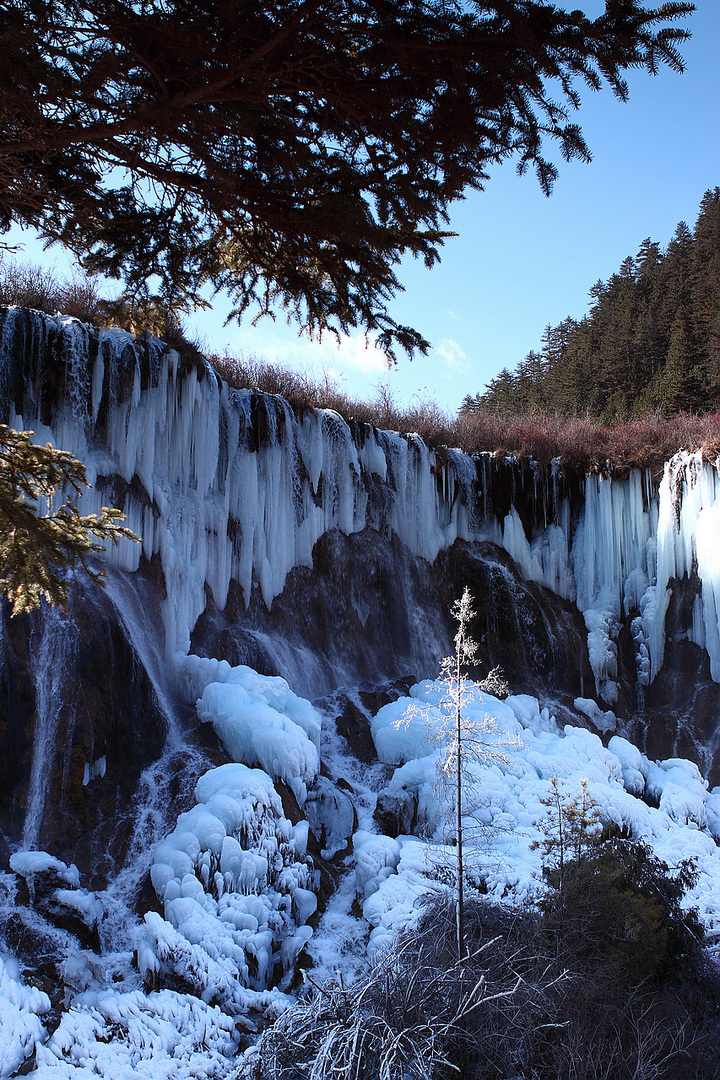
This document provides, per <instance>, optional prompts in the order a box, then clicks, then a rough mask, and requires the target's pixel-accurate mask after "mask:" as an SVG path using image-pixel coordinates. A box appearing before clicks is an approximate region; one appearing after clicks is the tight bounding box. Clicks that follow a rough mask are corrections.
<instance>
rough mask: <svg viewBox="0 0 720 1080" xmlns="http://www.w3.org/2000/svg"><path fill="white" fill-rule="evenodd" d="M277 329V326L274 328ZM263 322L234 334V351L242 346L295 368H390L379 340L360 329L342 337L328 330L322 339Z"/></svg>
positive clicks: (380, 370)
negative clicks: (279, 330)
mask: <svg viewBox="0 0 720 1080" xmlns="http://www.w3.org/2000/svg"><path fill="white" fill-rule="evenodd" d="M273 329H274V328H273ZM273 329H270V332H269V333H268V328H267V327H266V326H265V325H263V324H260V325H259V326H257V327H241V328H240V330H239V331H235V333H234V334H233V339H234V340H233V342H232V344H230V345H229V346H228V349H229V351H230V352H232V351H233V348H234V349H235V351H237V350H238V349H240V350H242V351H243V352H246V353H254V354H255V355H257V356H260V357H262V358H263V359H266V360H268V361H270V362H271V363H280V364H284V365H286V366H288V367H292V368H308V367H312V368H314V369H317V370H321V371H327V370H330V371H332V372H336V373H337V372H347V371H348V370H349V369H353V370H356V371H359V372H363V373H364V374H367V375H372V374H375V373H381V374H384V373H385V372H387V370H388V363H387V360H386V358H385V354H384V353H383V352H382V351H381V350H380V349H379V348H378V346H377V343H376V339H375V338H373V337H372V336H369V337H368V340H367V342H366V340H365V334H364V333H362V332H361V331H358V332H357V333H356V334H352V335H351V334H343V335H341V336H340V339H339V340H338V339H337V338H336V337H335V335H334V334H329V333H325V334H323V336H322V340H321V341H317V340H315V339H310V338H308V337H307V335H305V334H302V335H296V334H294V333H291V332H288V331H289V328H288V330H285V327H283V328H282V330H285V332H284V333H283V332H282V330H281V332H280V333H278V332H277V330H275V332H273Z"/></svg>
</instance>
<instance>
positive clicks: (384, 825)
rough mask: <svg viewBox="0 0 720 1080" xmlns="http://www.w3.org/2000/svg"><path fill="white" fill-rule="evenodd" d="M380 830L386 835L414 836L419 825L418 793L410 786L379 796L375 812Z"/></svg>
mask: <svg viewBox="0 0 720 1080" xmlns="http://www.w3.org/2000/svg"><path fill="white" fill-rule="evenodd" d="M373 817H374V818H375V821H377V823H378V826H379V829H380V832H381V833H384V834H385V836H392V837H395V836H412V835H413V834H414V833H415V832H416V831H417V827H418V793H417V791H413V790H412V789H410V788H405V787H403V788H400V789H398V790H393V791H388V789H387V788H385V789H383V790H382V791H381V792H380V793H379V795H378V798H377V804H376V806H375V813H374V814H373Z"/></svg>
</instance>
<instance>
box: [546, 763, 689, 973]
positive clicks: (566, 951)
mask: <svg viewBox="0 0 720 1080" xmlns="http://www.w3.org/2000/svg"><path fill="white" fill-rule="evenodd" d="M542 801H543V802H544V804H545V806H546V807H547V813H546V815H545V817H544V818H543V820H542V821H541V822H540V827H541V828H542V830H543V832H544V834H545V839H544V840H542V841H538V842H537V843H536V845H535V846H536V847H542V850H543V855H544V866H543V873H544V875H545V879H546V881H547V884H548V892H547V894H546V896H545V897H544V898H543V900H542V901H541V904H540V907H541V911H542V914H543V917H544V922H545V925H546V927H547V928H548V929H550V930H551V931H553V932H554V933H555V935H556V941H557V948H558V950H559V953H560V954H561V956H562V959H563V962H564V963H565V964H567V966H568V967H571V968H573V969H575V970H586V971H588V972H591V971H593V972H595V973H596V974H597V973H598V972H599V971H600V970H602V969H604V970H606V971H612V972H614V973H615V974H616V976H617V977H619V978H622V979H624V980H628V982H629V983H630V984H632V985H636V986H637V985H640V984H641V983H644V982H646V981H647V980H652V979H656V978H658V977H660V976H663V975H665V974H666V973H667V972H668V971H670V970H673V971H674V972H675V973H678V972H679V971H680V970H682V969H683V968H685V969H692V968H695V969H697V968H698V967H699V956H700V943H701V942H702V938H703V930H702V926H701V924H700V922H699V920H698V918H697V914H696V912H695V911H694V910H692V909H688V908H687V907H686V906H685V905H684V904H683V903H682V901H683V898H684V897H685V895H686V893H687V892H688V891H689V890H690V889H691V888H692V887H693V885H694V884H695V882H696V880H697V869H696V867H695V863H694V861H693V860H692V859H684V860H683V861H681V862H680V863H679V865H677V866H673V867H671V866H668V864H667V863H665V862H663V861H662V859H659V858H657V856H656V855H654V854H653V852H652V851H651V850H650V848H649V847H648V846H647V845H646V844H645V843H643V841H642V840H639V839H634V838H632V837H628V836H625V835H623V834H622V833H621V832H620V831H619V830H618V829H617V827H616V826H613V825H610V826H606V827H605V828H603V827H602V823H601V820H600V813H599V810H598V807H597V804H596V803H595V801H594V799H593V798H592V796H591V795H590V793H589V791H588V786H587V781H585V780H583V781H581V786H580V792H579V793H577V792H567V791H563V790H562V789H561V787H560V784H559V783H558V781H557V779H555V778H553V780H552V781H551V783H550V790H549V792H548V794H547V796H546V797H545V799H543V800H542Z"/></svg>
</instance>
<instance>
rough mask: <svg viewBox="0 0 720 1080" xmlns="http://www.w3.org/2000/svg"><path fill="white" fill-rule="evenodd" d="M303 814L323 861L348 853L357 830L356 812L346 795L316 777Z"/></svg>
mask: <svg viewBox="0 0 720 1080" xmlns="http://www.w3.org/2000/svg"><path fill="white" fill-rule="evenodd" d="M303 811H304V814H305V817H306V819H307V822H308V824H309V825H310V828H311V830H312V832H313V834H314V836H315V839H316V840H317V842H318V844H319V846H320V849H321V853H322V855H323V857H324V858H327V859H333V858H342V857H343V856H344V855H346V854H348V852H349V851H350V848H351V841H352V835H353V833H354V832H355V830H356V829H357V813H356V811H355V807H354V805H353V802H352V800H351V799H350V797H349V795H348V794H347V792H345V791H342V790H341V789H339V787H338V786H337V785H336V784H333V783H332V781H331V780H328V779H326V778H325V777H324V776H319V777H318V778H317V780H316V782H315V783H314V784H313V786H312V788H310V790H309V791H308V793H307V799H306V800H305V804H304V806H303Z"/></svg>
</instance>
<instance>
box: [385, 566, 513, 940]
mask: <svg viewBox="0 0 720 1080" xmlns="http://www.w3.org/2000/svg"><path fill="white" fill-rule="evenodd" d="M451 612H452V616H453V619H454V621H455V624H456V626H457V631H456V633H455V637H454V639H453V643H454V646H455V650H454V652H453V653H452V655H450V656H446V657H445V658H444V659H443V660H442V662H441V665H440V676H439V679H438V682H440V683H441V684H443V686H444V694H443V695H442V697H441V699H440V701H439V702H438V703H437V706H436V707H434V708H431V709H428V710H427V711H426V710H423V709H420V707H418V708H417V710H416V711H420V712H424V713H425V716H426V722H427V727H428V734H429V737H430V739H431V741H432V742H435V743H437V744H438V746H439V747H440V757H439V760H438V770H439V774H440V780H441V782H442V783H447V784H448V786H451V787H452V789H453V802H454V811H455V813H454V817H455V830H454V831H455V837H454V839H455V906H456V930H457V953H458V959H459V960H460V961H462V960H463V959H464V958H465V957H466V956H467V947H466V945H465V928H464V905H465V896H464V894H465V877H466V865H465V833H466V823H465V787H466V784H467V782H468V781H469V780H473V779H474V777H472V776H471V775H470V773H471V766H472V765H473V764H475V765H478V764H479V765H488V764H490V763H491V762H498V763H505V762H506V761H507V758H506V756H505V754H503V753H502V752H500V751H499V750H498V749H496V747H497V746H498V744H499V743H500V742H501V741H502V742H503V744H504V745H508V744H509V743H510V740H508V739H507V738H505V737H504V736H501V734H500V731H499V729H498V726H497V724H496V722H495V720H494V719H493V718H492V717H491V716H489V715H488V714H487V713H485V714H483V715H482V716H481V717H478V715H477V713H476V712H468V709H467V706H468V705H469V704H470V703H471V702H472V701H473V700H477V697H478V692H479V691H480V690H485V691H486V692H488V693H491V694H494V695H495V696H497V697H502V696H504V695H505V694H506V693H507V683H506V682H505V679H504V678H503V675H502V672H501V671H500V669H499V668H495V669H493V670H492V671H491V672H490V674H489V675H488V676H487V678H486V679H485V680H484V681H483V682H482V683H474V682H470V681H469V680H468V679H467V677H466V676H467V670H468V668H470V667H472V666H474V665H475V664H477V662H478V659H479V646H478V644H477V642H476V641H474V640H473V638H472V636H471V634H470V624H471V622H472V619H473V618H474V617H475V612H474V610H473V606H472V596H471V594H470V590H469V589H468V588H467V586H466V587H465V589H464V590H463V594H462V596H461V597H460V599H459V600H456V601H455V602H454V604H453V606H452V609H451ZM409 719H410V718H409V717H408V718H406V719H405V720H400V721H399V724H403V723H408V722H409Z"/></svg>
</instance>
